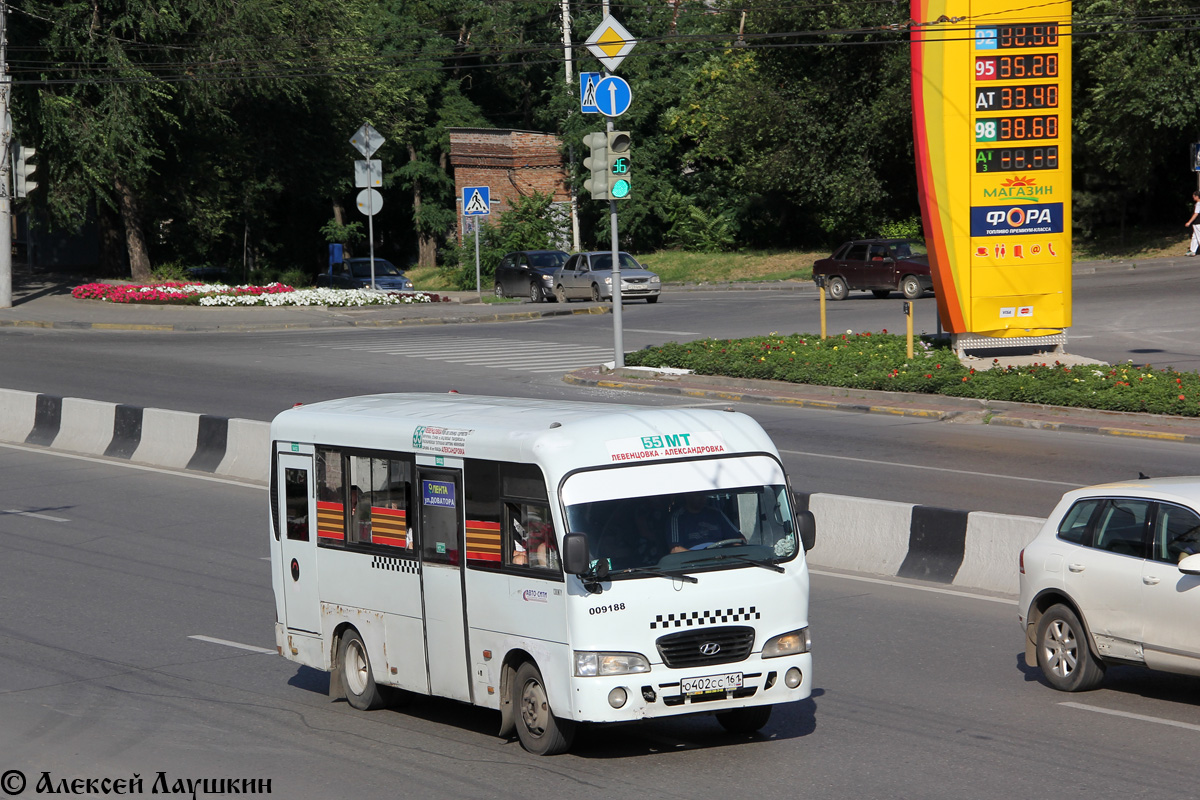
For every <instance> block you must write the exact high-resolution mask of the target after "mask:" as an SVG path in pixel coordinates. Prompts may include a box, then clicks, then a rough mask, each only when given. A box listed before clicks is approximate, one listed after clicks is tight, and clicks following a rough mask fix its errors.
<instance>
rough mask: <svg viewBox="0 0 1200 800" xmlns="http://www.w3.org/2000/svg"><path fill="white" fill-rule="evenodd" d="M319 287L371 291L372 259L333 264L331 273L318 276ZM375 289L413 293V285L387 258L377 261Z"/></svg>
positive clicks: (354, 259) (349, 259)
mask: <svg viewBox="0 0 1200 800" xmlns="http://www.w3.org/2000/svg"><path fill="white" fill-rule="evenodd" d="M317 286H327V287H331V288H334V289H370V288H371V259H369V258H348V259H346V260H345V261H344V262H342V263H341V264H333V265H332V266H330V268H329V271H328V272H325V273H323V274H321V275H318V276H317ZM375 288H376V289H383V290H385V291H391V292H401V291H402V292H408V291H412V288H413V285H412V281H410V280H409V279H408V278H407V277H406V276H405V274H404V271H403V270H401V269H399V268H398V267H397V266H396V265H394V264H393V263H392V262H390V261H388V260H387V259H386V258H377V259H375Z"/></svg>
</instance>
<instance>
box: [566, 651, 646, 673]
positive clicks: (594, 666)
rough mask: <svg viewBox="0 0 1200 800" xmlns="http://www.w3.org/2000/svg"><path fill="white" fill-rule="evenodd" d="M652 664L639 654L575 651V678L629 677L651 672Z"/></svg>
mask: <svg viewBox="0 0 1200 800" xmlns="http://www.w3.org/2000/svg"><path fill="white" fill-rule="evenodd" d="M649 671H650V662H649V661H647V660H646V657H645V656H643V655H639V654H637V653H592V652H586V651H582V650H576V651H575V677H577V678H594V677H596V676H597V675H629V674H632V673H636V672H649Z"/></svg>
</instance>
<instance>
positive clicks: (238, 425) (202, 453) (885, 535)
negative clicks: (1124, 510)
mask: <svg viewBox="0 0 1200 800" xmlns="http://www.w3.org/2000/svg"><path fill="white" fill-rule="evenodd" d="M0 441H7V442H21V443H26V444H38V445H43V446H47V447H53V448H55V449H58V450H64V451H70V452H75V453H86V454H89V455H104V456H108V457H111V458H115V459H120V460H125V461H132V462H138V463H142V464H149V465H153V466H158V467H163V468H166V469H186V470H193V471H199V472H205V473H210V474H215V475H222V476H227V477H229V478H234V479H240V480H247V481H253V482H257V483H261V484H266V483H267V480H268V477H269V470H270V458H269V454H270V448H271V440H270V424H269V423H267V422H258V421H254V420H246V419H228V418H226V417H217V416H212V415H208V414H195V413H191V412H185V411H168V410H165V409H161V408H139V407H137V406H129V405H120V404H115V403H102V402H98V401H94V400H82V399H79V398H72V397H66V398H62V397H55V396H53V395H44V394H36V393H32V392H20V391H15V390H9V389H0ZM796 499H797V502H798V503H799V505H800V506H801V507H806V508H808V509H810V510H811V511H812V512H813V515H814V516H815V517H816V520H817V543H816V547H815V548H814V549H813V550H812V552H810V553H809V554H808V559H809V562H810V563H811V564H813V565H814V566H815V567H829V568H833V569H843V570H848V571H852V572H865V573H870V574H875V575H886V576H896V577H902V578H912V579H917V580H923V581H932V582H935V583H942V584H946V585H953V586H958V587H961V588H964V589H982V590H986V591H990V592H1000V593H1004V594H1013V595H1015V594H1016V593H1017V591H1018V586H1017V554H1018V553H1019V552H1020V550H1021V548H1022V547H1024V546H1025V545H1026V544H1028V543H1029V542H1030V541H1031V540H1032V539H1033V537H1034V536H1035V535H1036V534H1037V532H1038V530H1039V529H1040V527H1041V525H1042V523H1043V520H1040V519H1036V518H1033V517H1021V516H1010V515H1005V514H992V513H986V512H967V511H959V510H955V509H946V508H936V507H933V506H923V505H915V504H911V503H896V502H890V501H886V500H871V499H868V498H863V497H847V496H843V495H834V494H823V493H818V494H811V495H806V494H800V495H797V498H796Z"/></svg>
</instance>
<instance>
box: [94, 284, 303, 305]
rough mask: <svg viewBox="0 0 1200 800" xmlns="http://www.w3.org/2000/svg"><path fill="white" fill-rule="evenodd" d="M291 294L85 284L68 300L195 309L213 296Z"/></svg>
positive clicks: (269, 289)
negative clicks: (202, 300) (165, 305)
mask: <svg viewBox="0 0 1200 800" xmlns="http://www.w3.org/2000/svg"><path fill="white" fill-rule="evenodd" d="M294 291H296V290H295V289H293V288H292V287H291V286H288V285H286V284H282V283H270V284H267V285H266V286H224V285H221V284H211V283H200V282H194V283H193V282H189V283H152V284H137V283H131V284H113V283H86V284H84V285H83V286H76V287H75V288H74V289H72V290H71V296H72V297H74V298H77V299H79V300H106V301H108V302H110V303H184V304H189V305H199V304H200V298H202V297H208V296H214V295H216V296H220V295H228V296H233V297H240V296H247V295H248V296H260V295H265V294H280V293H283V292H294Z"/></svg>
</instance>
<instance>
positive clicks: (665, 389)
mask: <svg viewBox="0 0 1200 800" xmlns="http://www.w3.org/2000/svg"><path fill="white" fill-rule="evenodd" d="M563 382H564V383H569V384H571V385H573V386H589V387H595V388H600V389H624V390H627V391H634V392H649V393H651V394H667V395H675V396H677V397H696V398H716V399H719V400H729V401H732V402H746V403H765V404H772V405H788V406H793V407H795V408H821V409H825V410H828V411H854V412H858V413H864V414H893V415H895V416H900V417H921V418H923V419H934V420H937V421H939V422H945V421H948V420H951V419H958V418H961V417H963V416H969V415H971V414H972V413H978V414H979V416H981V417H982V414H983V412H969V411H937V410H933V409H922V408H903V407H899V406H886V405H873V404H865V403H844V402H840V401H837V400H817V399H813V398H805V397H786V396H783V395H772V394H767V393H763V392H738V391H730V390H727V389H696V388H691V387H683V386H655V385H649V384H645V383H633V382H629V381H622V380H619V379H605V378H595V379H593V378H587V377H583V376H580V375H579V374H577V373H575V372H568V373H567V374H566V375H564V376H563Z"/></svg>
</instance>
